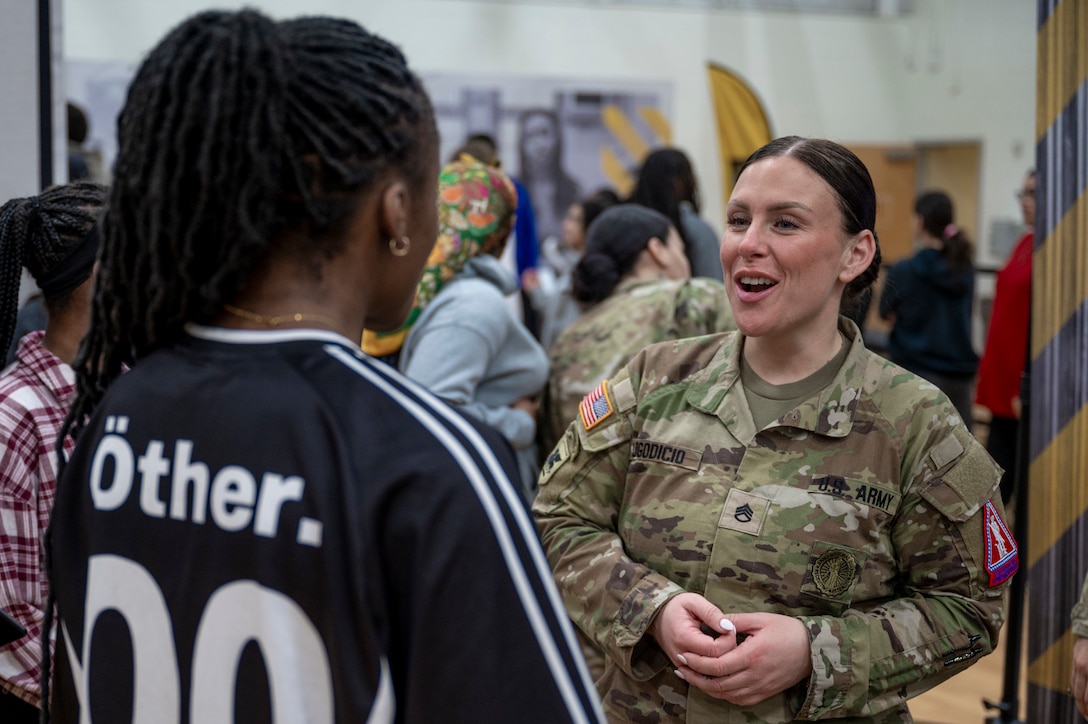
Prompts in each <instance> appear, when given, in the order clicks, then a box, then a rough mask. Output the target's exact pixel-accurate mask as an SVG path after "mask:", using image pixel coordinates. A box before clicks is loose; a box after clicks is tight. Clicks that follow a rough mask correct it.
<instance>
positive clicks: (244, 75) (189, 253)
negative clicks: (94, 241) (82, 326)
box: [66, 10, 436, 435]
mask: <svg viewBox="0 0 1088 724" xmlns="http://www.w3.org/2000/svg"><path fill="white" fill-rule="evenodd" d="M118 134H119V148H120V150H119V154H118V157H117V162H116V166H115V170H114V186H113V189H112V193H111V195H110V200H109V210H108V212H107V214H106V216H105V219H104V221H103V240H102V243H103V252H102V260H101V267H100V269H99V276H98V283H97V289H96V294H95V301H94V309H93V313H92V321H91V330H90V333H89V335H88V337H87V340H86V344H85V345H84V347H83V348H82V350H81V353H80V355H79V358H78V359H77V360H76V363H75V367H76V369H77V384H78V387H77V397H76V400H75V403H74V405H73V407H72V412H71V415H70V417H69V420H68V422H67V423H66V432H67V431H69V430H70V432H71V434H73V435H78V433H79V430H80V429H81V427H82V425H83V424H84V422H85V420H86V418H87V416H88V415H89V414H90V413H91V411H92V410H93V409H94V407H95V405H96V404H97V403H98V401H99V400H100V399H101V398H102V395H103V393H104V391H105V389H106V387H107V386H108V385H109V383H110V382H111V381H112V380H113V379H115V378H116V377H117V375H118V374H120V372H121V370H122V368H123V366H125V365H132V364H134V363H135V362H136V361H137V360H138V359H140V358H141V357H143V356H145V355H146V354H148V353H149V352H151V351H152V350H154V349H157V348H159V347H161V346H163V345H165V344H169V343H170V341H171V340H173V339H175V338H176V337H177V336H178V335H179V333H180V332H181V330H182V327H183V325H184V324H185V323H186V322H189V321H196V322H200V321H206V320H208V319H209V318H211V317H212V316H213V315H215V314H216V313H217V312H218V311H219V310H221V308H222V305H223V304H224V303H229V302H230V301H231V300H233V299H234V298H235V297H236V295H237V294H238V293H239V291H240V290H241V289H243V288H244V285H245V283H246V280H247V278H248V277H249V276H250V275H251V273H252V272H253V271H254V269H255V268H256V267H257V266H258V265H259V264H260V263H261V262H262V261H263V260H264V259H265V258H267V256H268V255H269V253H270V252H290V253H297V254H299V255H300V256H301V258H303V259H305V258H311V259H313V258H316V256H317V255H323V256H325V257H328V256H331V255H333V254H335V253H336V252H337V251H338V250H339V248H340V245H341V243H342V234H343V231H344V228H345V226H346V223H347V222H348V220H349V219H350V218H351V215H352V213H353V212H354V210H355V205H356V202H357V199H358V198H359V195H360V192H362V191H364V190H365V189H366V188H368V187H369V186H370V185H371V184H372V183H373V182H374V181H376V180H377V179H378V178H379V177H381V176H382V175H383V174H384V173H385V172H386V171H388V170H389V169H392V168H398V169H401V170H402V171H403V172H404V173H406V174H407V175H409V178H410V180H412V181H421V180H422V176H423V175H424V174H425V173H426V172H427V168H428V166H427V164H426V163H424V162H423V159H424V154H425V153H426V152H427V151H429V150H431V149H432V148H433V147H434V145H435V137H436V131H435V130H434V116H433V111H432V109H431V105H430V101H429V100H428V99H427V96H426V94H425V92H424V90H423V87H422V85H421V83H420V81H419V79H418V78H417V77H416V76H415V75H413V73H412V72H411V71H410V70H409V69H408V67H407V66H406V64H405V59H404V57H403V55H402V54H401V53H400V51H399V50H397V49H396V48H395V47H394V46H393V45H391V44H390V43H388V42H386V41H385V40H383V39H381V38H379V37H377V36H374V35H371V34H370V33H368V32H367V31H365V30H364V29H363V28H361V27H359V26H358V25H357V24H355V23H353V22H351V21H347V20H341V19H334V18H325V17H306V18H299V19H296V20H289V21H283V22H278V23H277V22H274V21H272V20H270V19H268V18H267V17H265V16H263V15H261V14H259V13H257V12H254V11H249V10H247V11H241V12H236V13H235V12H206V13H202V14H200V15H197V16H195V17H193V18H191V19H189V20H187V21H185V22H184V23H182V24H181V25H180V26H178V27H177V28H176V29H174V30H173V31H172V32H171V33H170V34H169V35H168V36H167V37H166V38H165V39H164V40H163V41H162V42H161V43H160V44H159V45H158V46H157V47H156V48H155V49H154V50H152V51H151V53H150V54H149V55H148V57H147V58H146V59H145V61H144V62H143V64H142V66H141V67H140V69H139V71H138V72H137V74H136V77H135V79H134V80H133V83H132V86H131V87H130V89H129V93H128V98H127V101H126V103H125V107H124V109H123V111H122V113H121V116H120V119H119V121H118ZM273 246H276V248H275V249H273Z"/></svg>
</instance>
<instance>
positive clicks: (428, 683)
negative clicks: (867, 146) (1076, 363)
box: [0, 10, 1088, 724]
mask: <svg viewBox="0 0 1088 724" xmlns="http://www.w3.org/2000/svg"><path fill="white" fill-rule="evenodd" d="M328 78H336V79H337V82H336V83H329V82H327V81H328ZM167 87H169V88H171V89H173V93H174V95H171V94H169V93H166V92H165V91H164V90H163V89H164V88H167ZM224 99H229V100H230V102H225V100H224ZM68 122H69V129H70V134H69V136H70V139H71V146H70V155H69V161H70V175H71V178H72V181H71V182H70V183H67V184H63V185H59V186H56V187H53V188H51V189H47V190H45V191H43V192H42V193H41V194H39V195H36V196H31V197H27V198H21V199H14V200H11V201H9V202H8V203H6V204H4V205H3V207H0V277H2V279H0V281H2V285H3V287H2V288H3V292H2V297H0V302H2V308H0V348H3V349H5V350H8V366H7V367H6V368H5V369H4V371H3V374H2V376H0V435H2V436H3V439H4V445H3V446H2V450H3V451H2V457H0V609H2V610H3V611H5V612H6V613H8V614H10V615H11V616H12V617H13V618H14V619H15V621H16V622H17V623H18V624H19V625H21V626H22V627H23V628H24V629H25V635H22V636H19V637H18V638H17V639H16V640H13V641H12V642H9V643H7V644H6V645H4V646H0V720H3V721H4V722H13V723H15V724H18V723H19V722H30V721H38V717H39V715H41V713H42V712H41V709H43V708H44V709H45V710H46V712H45V715H46V718H47V719H48V718H49V717H52V718H53V719H55V720H57V721H61V722H75V721H80V720H86V719H87V718H88V715H87V712H88V711H90V707H92V705H93V707H94V712H95V717H100V718H102V719H103V720H110V721H121V720H128V719H133V720H141V719H145V718H146V719H155V718H158V714H159V713H160V712H175V713H179V714H178V715H177V716H175V718H179V717H180V719H181V720H183V721H194V722H195V721H223V720H229V719H231V718H233V717H235V716H236V713H237V712H236V708H235V706H236V705H235V697H236V696H237V697H240V698H245V699H246V701H247V702H249V703H250V704H251V705H252V707H253V708H252V709H251V710H250V711H249V712H248V713H247V714H246V716H248V717H250V718H251V719H253V720H254V721H258V720H274V719H275V720H284V721H332V720H337V721H340V720H347V719H352V720H360V721H361V720H368V721H370V720H374V715H375V713H376V712H377V713H378V714H380V715H381V716H384V717H385V718H383V719H381V720H382V721H386V720H388V721H393V720H404V721H413V720H432V719H433V720H442V721H450V722H457V721H476V720H480V718H481V717H482V718H483V719H487V720H496V721H499V720H501V721H506V720H519V721H525V722H536V721H539V722H557V721H575V722H590V721H603V720H605V719H607V720H609V721H616V722H620V721H661V722H683V721H689V720H690V721H710V720H717V719H718V718H723V717H729V716H740V715H741V713H743V716H744V717H745V718H746V719H745V720H746V721H752V722H761V723H767V724H769V723H772V722H786V721H792V720H794V719H795V718H823V717H855V718H856V719H853V720H862V719H864V720H866V721H870V720H871V721H884V720H890V719H889V718H896V720H899V719H900V718H907V717H909V713H908V712H907V699H908V698H909V697H911V696H914V695H917V694H918V693H921V692H922V691H925V690H926V689H928V688H930V687H932V686H934V685H935V684H937V683H939V682H940V681H942V680H944V679H947V678H948V677H950V676H952V675H954V674H956V673H958V672H959V671H962V670H963V669H964V668H966V667H967V666H970V665H971V664H972V663H974V661H975V660H976V659H977V657H979V656H981V655H985V654H987V653H989V652H990V651H992V650H993V648H994V646H995V644H996V641H997V637H998V632H999V630H1000V628H1001V626H1002V623H1003V621H1004V615H1005V603H1004V593H1005V591H1006V588H1007V586H1008V582H1009V580H1010V579H1011V577H1012V576H1013V575H1014V574H1015V573H1016V571H1017V567H1018V553H1017V551H1018V548H1017V542H1016V541H1015V540H1014V538H1013V536H1012V535H1011V533H1010V532H1009V526H1008V525H1007V523H1006V517H1005V509H1004V505H1005V503H1008V502H1009V501H1010V500H1011V499H1013V497H1014V496H1013V493H1014V490H1013V488H1012V476H1011V475H1010V471H1012V470H1013V469H1014V468H1015V467H1016V466H1017V464H1018V463H1017V461H1016V459H1015V458H1014V457H1012V456H1011V455H1010V453H1011V452H1012V451H1013V450H1015V449H1016V446H1015V444H1013V442H1012V441H1014V440H1015V437H1016V435H1017V426H1018V418H1019V412H1020V411H1019V408H1018V405H1017V395H1018V392H1017V387H1016V383H1017V382H1018V377H1019V374H1020V371H1021V370H1022V369H1023V362H1024V357H1025V351H1026V344H1027V318H1026V316H1025V313H1024V310H1026V308H1027V307H1026V304H1025V299H1028V298H1030V278H1031V272H1030V269H1031V267H1030V263H1031V248H1032V235H1031V231H1030V229H1031V227H1032V225H1033V222H1034V189H1035V186H1034V172H1029V174H1028V176H1027V178H1026V179H1025V183H1024V186H1023V189H1022V191H1021V193H1020V196H1019V198H1020V202H1021V204H1022V209H1023V216H1024V222H1025V227H1026V228H1027V229H1028V231H1026V232H1025V234H1024V236H1023V237H1022V238H1021V240H1020V241H1019V242H1018V243H1017V245H1016V247H1015V248H1014V249H1013V250H1012V253H1011V254H1010V257H1009V259H1008V261H1007V263H1006V265H1005V266H1004V268H1003V269H1002V271H1001V272H1000V273H999V274H998V276H997V292H996V297H995V301H994V306H993V316H992V322H991V324H990V327H989V334H988V336H987V342H986V347H985V350H984V351H983V353H982V354H981V356H980V355H979V354H977V353H976V351H975V350H974V348H973V345H972V342H971V333H970V330H971V319H972V304H973V300H974V296H975V267H974V250H973V246H972V244H971V241H970V240H969V239H968V238H967V235H966V234H965V232H964V231H963V230H962V229H961V228H960V227H959V226H958V225H957V223H956V218H955V213H954V204H953V200H952V198H951V197H950V196H949V195H948V194H947V193H945V192H943V191H939V190H934V191H928V192H926V193H923V194H921V195H920V196H919V197H918V198H917V200H916V204H915V217H914V218H915V226H914V229H913V232H914V238H915V240H916V246H917V252H916V253H915V254H914V255H913V256H911V257H910V258H908V259H904V260H899V261H897V263H894V264H892V265H888V266H886V267H884V272H883V274H882V264H883V261H882V255H881V249H880V244H879V241H878V240H877V238H876V234H875V230H874V229H875V216H876V191H875V189H874V186H873V182H872V179H871V178H870V176H869V173H868V170H867V169H866V168H865V166H864V165H863V164H862V163H861V161H860V160H859V159H858V158H857V157H856V156H855V155H854V154H853V153H851V152H850V151H849V150H848V149H846V148H845V147H843V146H841V145H839V144H837V143H834V142H831V141H826V140H820V139H808V138H800V137H796V136H787V137H783V138H779V139H776V140H774V141H772V142H771V143H769V144H766V145H765V146H763V147H761V148H759V149H757V150H755V151H754V152H753V153H752V155H751V156H750V157H749V158H748V160H747V161H746V162H745V163H744V164H743V166H742V167H741V168H740V170H739V171H738V176H737V178H736V180H735V187H734V189H733V192H732V194H731V197H730V199H729V202H728V205H727V208H726V210H725V217H724V232H723V233H722V234H719V233H718V231H717V230H716V229H715V228H714V227H713V225H712V224H711V223H709V222H708V221H707V220H706V218H704V217H703V216H702V213H703V210H702V206H701V204H700V194H699V186H698V183H697V180H696V173H695V168H694V166H693V164H692V160H691V159H690V158H689V157H688V156H687V154H685V153H684V151H683V150H681V149H680V148H676V147H665V148H658V149H653V150H652V151H650V152H649V153H648V154H647V155H646V156H645V157H644V158H642V159H640V160H639V163H638V165H637V168H633V169H632V187H631V191H630V193H629V194H620V193H619V192H617V191H616V190H615V189H612V188H600V189H596V190H593V191H589V190H587V189H583V188H582V187H581V186H580V185H579V183H578V182H577V181H576V180H575V179H573V178H572V177H571V176H570V175H569V174H568V173H567V172H566V171H565V170H564V169H563V166H562V163H561V159H562V155H563V146H562V133H561V127H560V123H559V118H558V117H557V115H556V114H555V113H554V112H553V111H550V110H545V109H533V110H530V111H526V112H525V113H523V114H522V115H521V117H520V118H519V119H518V127H519V138H520V139H521V142H520V144H519V148H518V149H517V163H518V166H517V172H516V173H510V172H508V170H507V169H505V168H504V166H503V164H502V162H501V160H500V154H499V150H498V148H497V146H496V143H495V140H494V138H493V137H492V136H491V135H490V134H489V133H473V134H469V135H467V136H466V138H465V139H464V141H463V143H462V144H461V145H460V146H458V148H457V149H456V150H455V151H454V152H453V154H452V155H450V156H449V157H448V158H446V159H445V163H443V164H440V163H439V157H438V152H439V139H438V135H437V129H436V124H435V119H434V113H433V109H432V107H431V104H430V100H429V98H428V97H427V94H426V92H425V90H424V89H423V87H422V84H421V83H420V81H419V79H418V78H417V77H416V76H415V74H414V73H413V72H412V70H411V69H410V67H409V65H408V63H407V60H406V59H405V58H404V57H403V55H402V54H401V53H400V51H398V50H397V49H396V48H395V47H394V46H393V45H391V44H390V43H389V42H387V41H386V40H384V39H382V38H380V37H378V36H375V35H373V34H371V33H370V32H368V31H367V30H365V29H364V28H362V27H360V26H359V25H357V24H356V23H354V22H351V21H347V20H341V19H336V18H327V17H320V16H317V17H307V18H299V19H292V20H281V21H275V20H272V19H270V18H268V17H266V16H264V15H263V14H261V13H259V12H256V11H252V10H245V11H239V12H207V13H202V14H200V15H197V16H194V17H192V18H189V19H188V20H186V21H184V22H183V23H181V24H180V25H179V26H178V27H177V28H175V29H174V30H173V31H172V32H171V33H170V34H169V35H167V36H166V37H165V38H164V39H163V40H162V41H161V42H160V43H159V44H158V45H157V46H156V47H155V48H154V49H153V50H152V51H151V52H150V53H149V54H148V56H147V57H146V58H145V59H144V61H143V63H142V65H141V66H140V69H139V70H138V72H137V75H136V78H135V80H134V81H133V90H132V92H131V93H130V95H129V98H128V101H127V102H126V105H125V108H124V109H123V112H122V116H121V122H120V123H119V134H120V135H119V157H118V161H117V163H116V164H115V167H114V169H113V170H112V173H111V174H106V173H105V172H104V171H102V170H101V169H96V168H95V167H94V163H93V159H91V164H90V165H88V163H87V159H86V158H84V157H83V156H82V155H81V153H80V144H81V143H82V140H83V138H85V137H86V119H85V118H84V117H82V114H81V112H80V111H79V109H78V108H75V107H74V106H72V107H70V108H69V120H68ZM243 130H244V133H243ZM164 137H168V138H172V139H176V141H177V143H176V144H163V143H161V139H162V138H164ZM92 178H95V179H97V180H98V181H101V180H108V181H109V182H110V185H109V186H106V185H103V184H101V183H97V182H96V181H95V180H77V179H92ZM511 246H512V247H513V248H512V249H510V250H509V251H508V248H509V247H511ZM504 258H507V259H512V262H510V261H507V262H504V261H503V259H504ZM24 268H25V269H26V270H28V271H29V272H30V274H31V275H32V276H33V278H34V281H35V282H36V284H37V287H38V288H39V290H40V294H39V295H37V296H35V297H32V298H31V299H30V300H29V301H27V303H26V304H23V305H20V299H19V297H18V289H19V278H20V276H21V274H22V272H23V269H24ZM878 280H881V282H880V284H877V282H878ZM874 288H879V290H880V291H879V297H878V308H877V309H878V312H879V315H880V316H881V317H883V318H884V319H886V320H888V321H889V323H890V324H891V331H890V336H889V342H888V348H887V350H886V352H884V351H881V352H880V353H878V352H875V351H873V350H871V349H868V348H867V346H866V343H865V339H864V337H863V334H862V332H863V327H864V322H865V318H866V315H867V313H868V311H869V307H870V300H871V299H872V298H873V294H874V292H873V289H874ZM511 298H513V299H520V302H521V303H520V306H519V305H511V304H509V303H508V300H509V299H511ZM980 358H981V366H980ZM976 374H977V385H976ZM976 390H977V391H976ZM976 403H977V404H978V405H979V406H982V407H985V408H987V409H988V410H989V411H990V413H991V418H990V422H989V441H988V445H986V446H984V445H982V444H980V443H979V442H978V440H977V439H976V436H975V435H974V434H973V432H972V426H973V424H974V418H975V415H974V412H973V410H974V405H975V404H976ZM987 451H989V452H987ZM995 461H996V462H995ZM1002 470H1004V475H1003V474H1002ZM137 489H138V492H137ZM50 521H52V523H50ZM1086 596H1088V593H1086ZM1085 605H1086V606H1088V604H1085ZM54 610H55V617H56V620H55V621H54ZM105 611H115V612H117V613H118V614H119V616H118V617H114V618H112V619H111V618H108V617H104V616H103V612H105ZM1086 619H1088V617H1086ZM118 621H120V622H123V625H124V626H127V627H128V630H129V634H127V635H126V634H118V631H119V630H120V628H119V626H120V624H119V623H118ZM572 622H573V624H574V625H573V626H572V625H571V624H572ZM1085 625H1086V626H1088V624H1085ZM96 627H99V628H102V629H103V630H107V632H108V633H109V635H104V634H102V633H98V632H97V631H98V630H99V628H96ZM103 627H104V628H103ZM1085 631H1086V632H1088V629H1085ZM249 642H256V643H257V648H259V654H258V653H257V652H256V650H254V649H252V647H250V646H249ZM50 647H55V648H54V656H55V663H54V662H53V660H52V659H51V658H50V655H49V650H50ZM133 652H134V653H133ZM1084 658H1085V671H1086V672H1088V653H1085V654H1084ZM115 660H117V661H127V662H130V663H129V664H128V665H127V668H126V667H121V668H120V669H119V670H118V671H112V672H110V673H103V669H102V664H101V662H102V661H115ZM92 662H95V664H96V665H94V666H92ZM225 662H226V663H225ZM587 664H588V666H587ZM145 667H154V669H151V668H145ZM152 670H154V671H160V672H161V671H168V672H173V675H171V676H166V675H164V676H151V675H149V672H151V671H152ZM1086 676H1088V674H1086ZM1086 680H1088V679H1086ZM266 682H267V683H266ZM1085 690H1086V696H1088V684H1086V686H1085ZM247 697H248V698H247ZM368 716H370V717H371V718H370V719H368ZM880 717H883V718H880ZM723 720H724V719H723Z"/></svg>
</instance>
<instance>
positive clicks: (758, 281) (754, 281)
mask: <svg viewBox="0 0 1088 724" xmlns="http://www.w3.org/2000/svg"><path fill="white" fill-rule="evenodd" d="M740 283H741V284H743V285H744V286H746V287H760V286H768V287H769V286H772V285H773V284H774V283H775V282H773V281H771V280H770V279H767V278H766V277H741V278H740Z"/></svg>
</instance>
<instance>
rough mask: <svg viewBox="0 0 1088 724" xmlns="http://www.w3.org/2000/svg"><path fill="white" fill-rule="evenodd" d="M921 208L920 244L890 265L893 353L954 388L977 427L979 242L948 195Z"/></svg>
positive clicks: (937, 194) (923, 200) (935, 194)
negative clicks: (958, 219)
mask: <svg viewBox="0 0 1088 724" xmlns="http://www.w3.org/2000/svg"><path fill="white" fill-rule="evenodd" d="M914 212H915V213H914V232H915V238H916V239H917V240H918V243H919V244H920V245H921V249H919V251H918V252H917V253H916V254H915V255H914V256H912V257H910V258H909V259H905V260H903V261H901V262H899V263H897V264H894V265H893V266H892V267H891V268H890V269H889V270H888V276H887V279H886V280H885V283H884V292H883V294H882V295H881V297H880V316H881V317H882V318H884V319H887V320H891V321H892V331H891V334H890V335H889V338H888V354H889V356H890V357H891V359H892V361H893V362H895V363H896V364H898V365H900V366H901V367H905V368H906V369H908V370H910V371H911V372H914V373H915V374H917V375H919V376H921V377H924V378H925V379H927V380H929V381H930V382H932V383H933V384H935V385H936V386H937V387H939V388H940V389H941V391H943V392H944V393H945V394H946V395H948V397H949V398H950V399H951V400H952V403H953V404H954V405H955V406H956V410H957V411H958V412H959V414H960V417H962V418H963V422H964V424H966V425H967V427H968V428H969V429H970V428H971V426H972V414H971V401H972V399H973V397H974V389H973V388H974V382H975V373H976V372H977V371H978V354H977V353H976V352H975V349H974V347H973V346H972V344H971V306H972V303H973V301H974V296H975V268H974V263H973V261H972V254H973V249H972V245H971V242H970V240H969V239H968V238H967V235H966V234H965V233H964V232H963V230H962V229H960V228H959V227H958V226H956V224H955V221H954V211H953V205H952V199H951V198H949V196H948V194H946V193H944V192H942V191H930V192H927V193H924V194H922V195H921V196H919V197H918V199H917V201H916V202H915V204H914Z"/></svg>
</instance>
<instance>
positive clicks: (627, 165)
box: [423, 74, 672, 239]
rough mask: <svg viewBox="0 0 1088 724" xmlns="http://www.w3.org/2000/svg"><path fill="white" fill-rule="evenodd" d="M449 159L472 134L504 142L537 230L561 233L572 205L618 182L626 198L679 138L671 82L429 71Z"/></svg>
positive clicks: (502, 149)
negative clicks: (645, 167) (647, 166)
mask: <svg viewBox="0 0 1088 724" xmlns="http://www.w3.org/2000/svg"><path fill="white" fill-rule="evenodd" d="M423 81H424V84H425V85H426V87H427V90H428V92H429V93H430V96H431V99H432V100H433V102H434V106H435V115H436V116H437V120H438V129H439V133H440V134H441V137H442V158H443V160H445V159H447V158H449V156H450V154H451V153H453V152H454V151H455V150H456V148H457V147H458V146H459V145H460V144H461V143H462V142H463V141H464V139H465V138H466V137H468V136H469V135H471V134H477V133H485V134H488V135H490V136H492V137H493V138H494V139H495V141H496V142H497V144H498V148H499V156H500V158H501V159H502V164H503V168H504V169H505V170H506V171H507V172H508V173H510V174H512V175H513V176H515V177H517V178H518V180H520V181H521V182H522V183H523V184H524V185H525V187H526V189H527V190H528V192H529V197H530V198H531V199H532V202H533V211H534V215H535V217H536V228H537V236H538V237H539V238H540V239H545V238H547V237H549V236H558V235H559V234H560V230H559V227H560V223H561V222H562V219H563V215H564V213H565V212H566V209H567V207H568V206H569V205H570V204H571V203H573V202H574V201H577V200H579V199H581V198H582V197H584V196H588V195H589V194H591V193H593V192H595V191H597V190H599V189H601V188H611V189H613V190H615V191H616V192H617V193H618V194H620V195H621V196H623V195H626V194H627V193H628V192H629V191H630V190H631V186H632V184H633V179H634V173H635V172H636V171H637V169H638V166H639V164H640V163H641V161H642V159H643V157H645V155H646V154H647V153H649V151H651V150H652V149H654V148H656V147H659V146H663V145H667V144H668V143H669V142H670V140H671V136H672V133H671V123H670V115H671V114H670V102H671V97H670V95H671V94H670V87H669V85H668V84H664V83H656V84H655V83H628V82H613V81H605V80H600V81H598V80H585V79H580V80H570V79H562V78H526V77H486V76H457V75H438V74H424V75H423Z"/></svg>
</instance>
